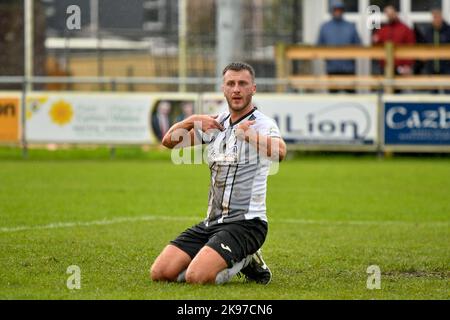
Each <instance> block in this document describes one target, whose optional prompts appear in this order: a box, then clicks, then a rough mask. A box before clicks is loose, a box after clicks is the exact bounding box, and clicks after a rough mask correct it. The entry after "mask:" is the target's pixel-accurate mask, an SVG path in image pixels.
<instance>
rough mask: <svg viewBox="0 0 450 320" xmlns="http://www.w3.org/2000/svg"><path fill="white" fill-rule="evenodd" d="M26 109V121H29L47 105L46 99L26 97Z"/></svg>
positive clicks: (44, 97) (42, 97) (43, 97)
mask: <svg viewBox="0 0 450 320" xmlns="http://www.w3.org/2000/svg"><path fill="white" fill-rule="evenodd" d="M26 101H27V108H26V119H27V120H30V119H31V118H32V117H33V115H34V114H36V113H38V112H39V110H41V107H42V106H43V105H44V104H45V103H47V101H48V97H46V96H38V97H27V100H26Z"/></svg>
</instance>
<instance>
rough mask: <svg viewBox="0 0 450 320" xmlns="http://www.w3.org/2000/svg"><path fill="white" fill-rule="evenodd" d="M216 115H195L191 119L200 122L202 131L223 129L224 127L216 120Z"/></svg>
mask: <svg viewBox="0 0 450 320" xmlns="http://www.w3.org/2000/svg"><path fill="white" fill-rule="evenodd" d="M217 117H218V116H209V115H195V116H193V121H194V122H200V123H201V128H202V131H203V132H206V131H208V130H216V129H218V130H220V131H223V130H224V127H223V125H221V124H220V123H219V122H218V121H217V120H216V119H217Z"/></svg>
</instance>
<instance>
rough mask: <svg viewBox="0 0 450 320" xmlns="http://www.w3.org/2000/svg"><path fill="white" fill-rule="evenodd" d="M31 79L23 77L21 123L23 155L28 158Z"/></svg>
mask: <svg viewBox="0 0 450 320" xmlns="http://www.w3.org/2000/svg"><path fill="white" fill-rule="evenodd" d="M29 81H30V80H29V79H27V78H24V79H23V82H22V99H21V100H22V101H21V106H20V125H21V127H22V128H21V132H20V133H21V137H20V140H21V144H22V157H23V158H24V159H27V158H28V144H27V129H26V125H27V120H26V119H27V88H28V86H29V84H28V82H29Z"/></svg>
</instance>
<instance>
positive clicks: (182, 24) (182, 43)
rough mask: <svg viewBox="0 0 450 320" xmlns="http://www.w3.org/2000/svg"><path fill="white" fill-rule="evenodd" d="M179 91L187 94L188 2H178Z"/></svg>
mask: <svg viewBox="0 0 450 320" xmlns="http://www.w3.org/2000/svg"><path fill="white" fill-rule="evenodd" d="M178 77H179V80H180V82H179V86H178V91H180V92H186V90H187V88H186V81H185V79H186V77H187V0H178Z"/></svg>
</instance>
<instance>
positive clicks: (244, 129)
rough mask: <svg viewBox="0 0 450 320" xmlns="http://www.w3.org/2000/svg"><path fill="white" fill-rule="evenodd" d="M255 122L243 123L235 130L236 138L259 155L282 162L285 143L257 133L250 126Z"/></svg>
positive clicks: (284, 154) (284, 153)
mask: <svg viewBox="0 0 450 320" xmlns="http://www.w3.org/2000/svg"><path fill="white" fill-rule="evenodd" d="M254 123H255V120H251V121H245V122H244V123H242V124H240V125H239V126H238V127H237V130H236V137H237V138H238V139H242V140H245V141H247V142H248V143H250V144H251V145H253V146H254V147H256V149H257V151H258V153H259V154H260V155H264V156H266V157H268V158H269V159H271V160H272V161H283V159H284V158H285V157H286V143H285V142H284V140H283V139H282V138H280V137H271V136H266V135H263V134H260V133H258V132H257V131H256V130H255V129H253V128H251V125H253V124H254Z"/></svg>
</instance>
